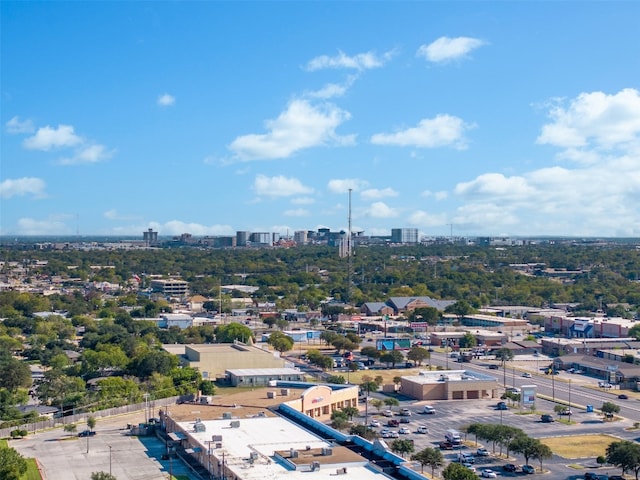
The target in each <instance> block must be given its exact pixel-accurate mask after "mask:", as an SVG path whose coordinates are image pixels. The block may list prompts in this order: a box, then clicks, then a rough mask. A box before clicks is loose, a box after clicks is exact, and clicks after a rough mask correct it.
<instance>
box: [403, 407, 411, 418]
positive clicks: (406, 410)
mask: <svg viewBox="0 0 640 480" xmlns="http://www.w3.org/2000/svg"><path fill="white" fill-rule="evenodd" d="M400 415H402V416H403V417H410V416H411V410H409V409H408V408H403V409H402V410H400Z"/></svg>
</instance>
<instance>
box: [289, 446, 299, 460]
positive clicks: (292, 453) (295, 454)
mask: <svg viewBox="0 0 640 480" xmlns="http://www.w3.org/2000/svg"><path fill="white" fill-rule="evenodd" d="M289 458H298V451H297V450H296V449H295V448H290V449H289Z"/></svg>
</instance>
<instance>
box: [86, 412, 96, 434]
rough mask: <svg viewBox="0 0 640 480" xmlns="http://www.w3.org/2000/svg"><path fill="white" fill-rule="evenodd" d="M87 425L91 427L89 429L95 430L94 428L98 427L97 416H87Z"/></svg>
mask: <svg viewBox="0 0 640 480" xmlns="http://www.w3.org/2000/svg"><path fill="white" fill-rule="evenodd" d="M87 427H89V430H91V431H93V429H94V428H96V419H95V417H92V416H89V417H87Z"/></svg>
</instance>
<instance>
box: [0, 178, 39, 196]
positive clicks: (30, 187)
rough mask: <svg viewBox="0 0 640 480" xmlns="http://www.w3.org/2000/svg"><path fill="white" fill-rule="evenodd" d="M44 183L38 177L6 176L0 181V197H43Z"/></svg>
mask: <svg viewBox="0 0 640 480" xmlns="http://www.w3.org/2000/svg"><path fill="white" fill-rule="evenodd" d="M44 189H45V183H44V181H43V180H42V179H40V178H35V177H23V178H15V179H11V178H8V179H6V180H4V181H2V183H0V198H11V197H18V196H24V195H31V196H33V197H34V198H44V197H45V196H46V195H45V192H44Z"/></svg>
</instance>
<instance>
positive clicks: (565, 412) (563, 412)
mask: <svg viewBox="0 0 640 480" xmlns="http://www.w3.org/2000/svg"><path fill="white" fill-rule="evenodd" d="M560 415H573V411H572V410H571V409H570V408H565V409H564V410H561V411H560Z"/></svg>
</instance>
